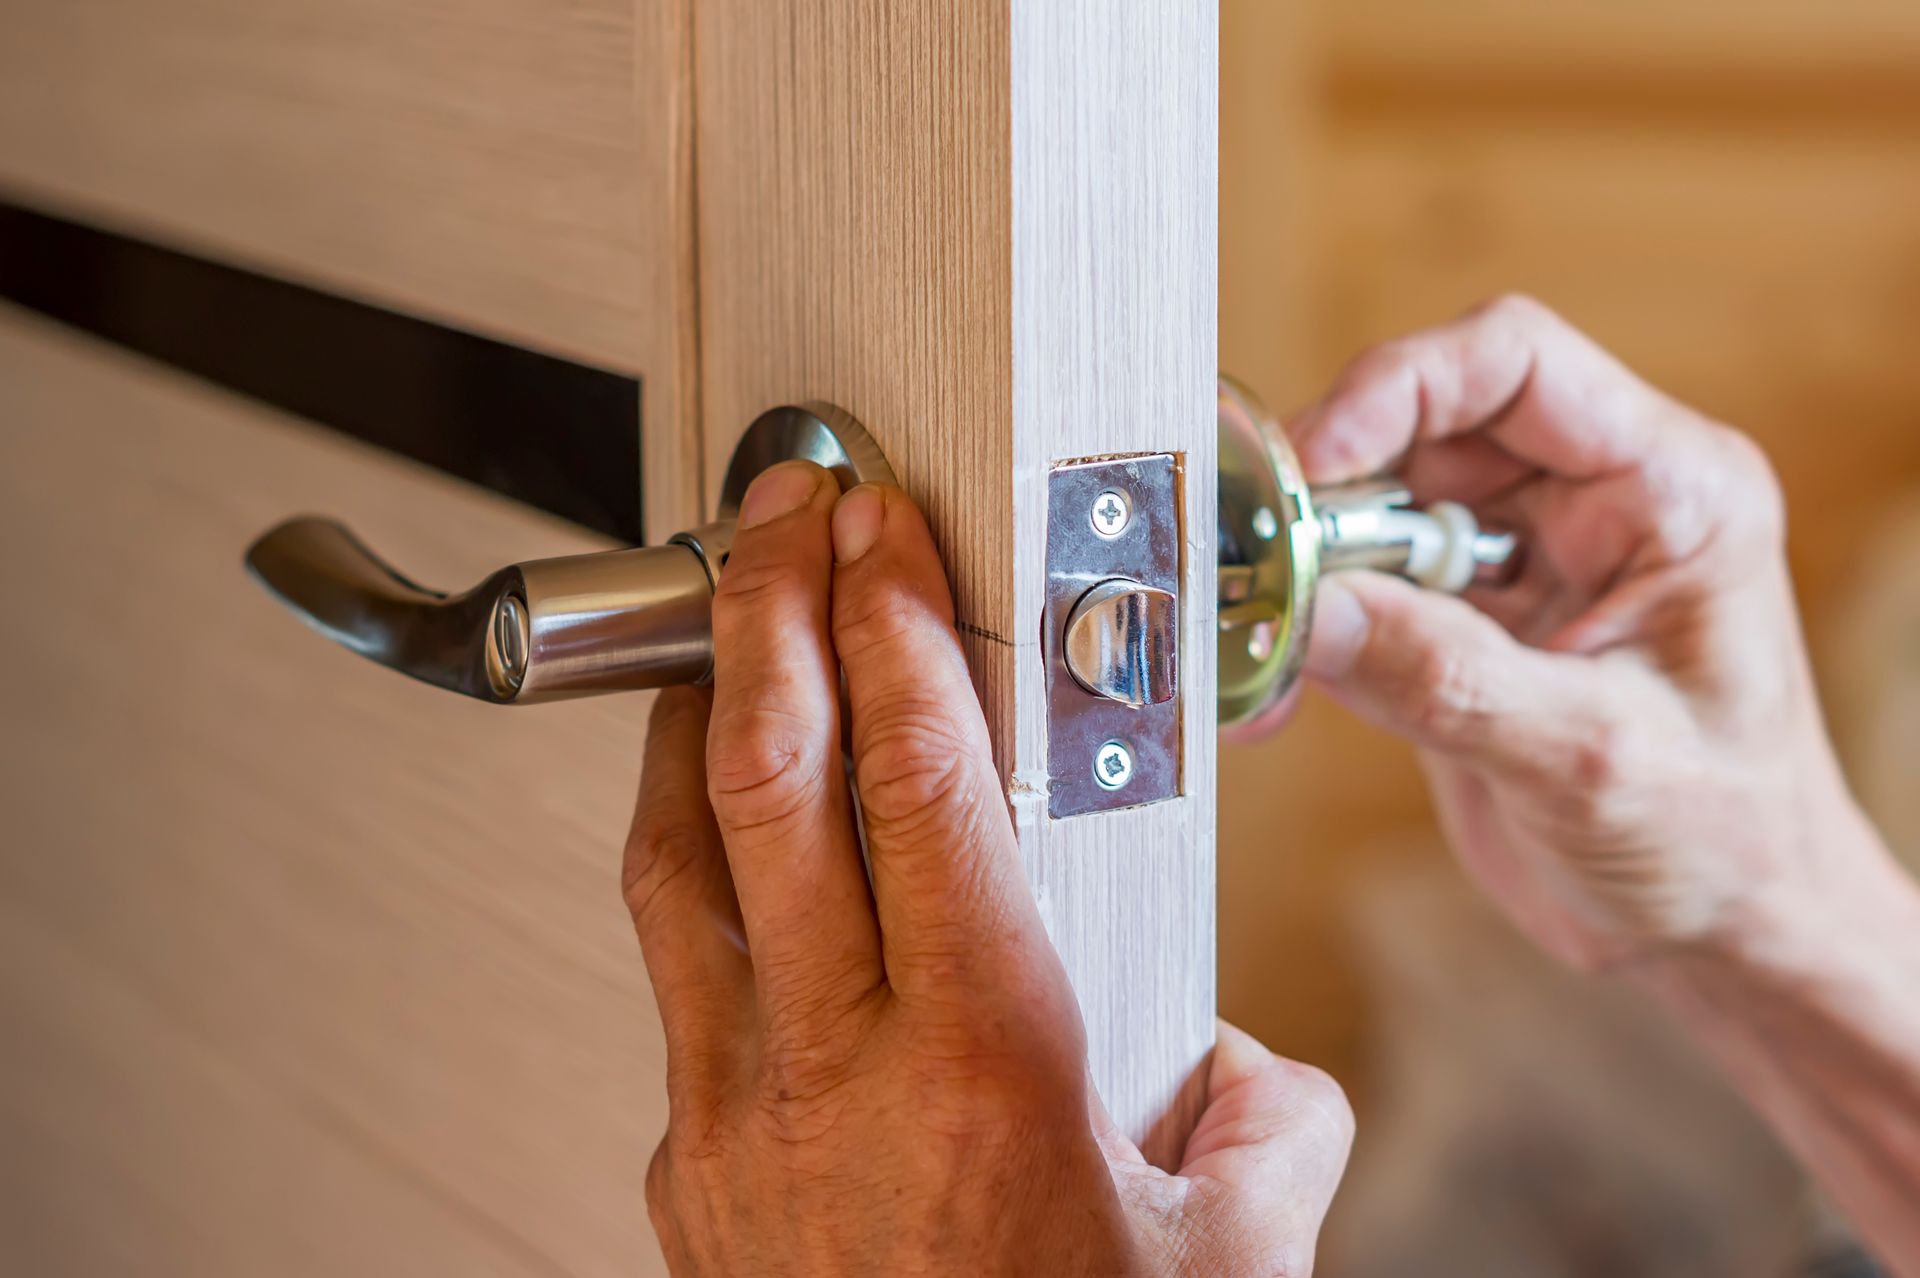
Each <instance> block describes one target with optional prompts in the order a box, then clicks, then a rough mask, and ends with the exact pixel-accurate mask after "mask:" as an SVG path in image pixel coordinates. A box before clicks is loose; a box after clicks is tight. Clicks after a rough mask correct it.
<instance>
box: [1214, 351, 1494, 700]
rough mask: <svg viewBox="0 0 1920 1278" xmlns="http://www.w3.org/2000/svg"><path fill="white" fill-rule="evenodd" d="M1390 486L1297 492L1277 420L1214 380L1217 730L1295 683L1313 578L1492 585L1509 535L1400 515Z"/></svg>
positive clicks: (1402, 506)
mask: <svg viewBox="0 0 1920 1278" xmlns="http://www.w3.org/2000/svg"><path fill="white" fill-rule="evenodd" d="M1412 501H1413V494H1412V493H1410V492H1409V491H1408V490H1407V488H1406V487H1405V486H1404V485H1402V484H1400V483H1397V482H1395V481H1393V480H1390V479H1385V480H1369V481H1365V482H1362V483H1355V484H1345V485H1341V486H1338V487H1332V488H1309V487H1308V486H1307V482H1306V478H1305V476H1304V475H1303V474H1302V473H1301V470H1300V463H1299V460H1298V459H1297V458H1296V457H1295V456H1294V454H1293V448H1292V447H1291V446H1290V445H1289V444H1288V443H1287V439H1286V436H1285V435H1284V434H1282V433H1281V431H1280V428H1279V425H1278V424H1277V423H1276V422H1275V421H1274V419H1273V417H1272V416H1271V415H1270V414H1269V413H1268V412H1267V411H1266V410H1265V409H1264V408H1262V407H1261V406H1260V404H1259V402H1258V401H1257V400H1255V399H1254V398H1253V397H1252V396H1251V395H1250V394H1248V393H1247V391H1246V390H1244V389H1243V388H1241V387H1240V386H1237V385H1235V384H1234V383H1233V382H1232V381H1230V380H1229V379H1227V378H1225V377H1223V378H1221V379H1220V564H1219V591H1220V724H1221V726H1222V727H1227V726H1231V725H1233V724H1237V723H1245V722H1247V721H1248V720H1251V719H1254V718H1256V717H1258V716H1259V715H1260V714H1261V713H1262V712H1263V711H1265V710H1266V709H1267V708H1268V707H1269V706H1272V705H1273V704H1274V703H1276V702H1277V701H1279V700H1280V698H1281V697H1283V696H1285V695H1286V694H1287V692H1288V690H1289V689H1291V688H1292V687H1293V685H1294V683H1295V682H1296V681H1297V680H1298V678H1299V675H1300V666H1301V663H1302V662H1303V661H1304V660H1305V659H1306V652H1307V635H1308V632H1309V630H1310V628H1311V626H1312V624H1313V592H1314V589H1315V587H1316V585H1317V584H1318V582H1319V579H1320V576H1321V574H1323V573H1328V572H1336V571H1339V570H1341V569H1346V568H1372V569H1377V570H1379V571H1383V572H1392V573H1398V574H1399V575H1401V576H1403V577H1408V578H1411V579H1412V580H1414V581H1417V582H1419V583H1420V584H1421V585H1423V586H1427V587H1430V588H1432V589H1436V590H1446V591H1459V590H1464V589H1466V588H1467V587H1468V586H1470V585H1475V584H1479V585H1501V584H1504V583H1506V582H1507V581H1509V580H1511V578H1512V576H1513V575H1514V573H1515V572H1516V571H1517V569H1518V567H1519V562H1520V544H1519V540H1518V539H1517V538H1516V537H1515V536H1514V535H1513V534H1511V533H1507V532H1498V531H1491V530H1487V529H1483V528H1481V527H1480V523H1479V520H1478V519H1477V518H1476V517H1475V516H1474V514H1473V512H1472V511H1470V510H1468V509H1467V508H1466V507H1465V506H1462V505H1460V504H1458V503H1456V502H1435V503H1433V504H1432V505H1431V506H1428V507H1426V508H1425V509H1423V510H1416V509H1413V508H1412Z"/></svg>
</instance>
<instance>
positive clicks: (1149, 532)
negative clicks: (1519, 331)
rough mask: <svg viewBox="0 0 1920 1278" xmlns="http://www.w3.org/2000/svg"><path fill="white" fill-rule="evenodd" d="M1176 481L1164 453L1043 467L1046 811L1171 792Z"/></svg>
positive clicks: (1176, 739) (1089, 808) (1176, 752)
mask: <svg viewBox="0 0 1920 1278" xmlns="http://www.w3.org/2000/svg"><path fill="white" fill-rule="evenodd" d="M1182 544H1183V538H1182V536H1181V529H1180V481H1179V474H1178V470H1177V467H1176V465H1175V461H1174V458H1173V456H1172V455H1170V454H1166V453H1154V454H1147V455H1143V456H1138V457H1121V458H1103V459H1101V460H1098V461H1079V462H1063V463H1061V464H1060V465H1058V466H1056V467H1054V469H1053V470H1052V471H1051V472H1050V473H1049V474H1048V476H1047V597H1046V609H1045V612H1044V613H1043V615H1042V619H1041V622H1042V624H1041V632H1042V636H1043V650H1044V653H1045V657H1046V663H1047V770H1048V774H1049V781H1050V784H1049V791H1048V801H1047V811H1048V813H1049V815H1051V816H1054V817H1069V816H1079V815H1081V814H1083V813H1088V812H1107V811H1112V810H1114V809H1116V808H1131V807H1137V806H1139V805H1141V804H1143V803H1157V802H1159V801H1161V800H1163V799H1171V798H1173V797H1175V796H1176V795H1178V794H1179V793H1180V731H1181V715H1180V697H1179V667H1180V661H1179V647H1180V644H1179V637H1180V633H1181V616H1180V614H1181V608H1180V570H1181V563H1180V555H1181V546H1182Z"/></svg>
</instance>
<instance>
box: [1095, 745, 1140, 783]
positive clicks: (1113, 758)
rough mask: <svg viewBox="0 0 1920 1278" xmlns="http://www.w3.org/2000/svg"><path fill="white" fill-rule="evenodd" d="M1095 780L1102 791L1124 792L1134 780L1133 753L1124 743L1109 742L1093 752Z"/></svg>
mask: <svg viewBox="0 0 1920 1278" xmlns="http://www.w3.org/2000/svg"><path fill="white" fill-rule="evenodd" d="M1093 779H1094V780H1095V781H1098V782H1099V783H1100V788H1101V789H1102V790H1123V789H1125V788H1126V785H1127V782H1129V781H1131V780H1133V751H1131V750H1129V749H1127V743H1126V742H1124V741H1109V742H1107V743H1106V744H1105V745H1103V746H1101V747H1100V748H1099V749H1098V750H1096V751H1094V752H1093Z"/></svg>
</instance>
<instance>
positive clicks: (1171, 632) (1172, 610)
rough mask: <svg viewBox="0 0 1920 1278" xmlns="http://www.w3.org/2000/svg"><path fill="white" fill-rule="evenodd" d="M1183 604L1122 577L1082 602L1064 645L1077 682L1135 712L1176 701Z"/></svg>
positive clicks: (1089, 593)
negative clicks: (1143, 707)
mask: <svg viewBox="0 0 1920 1278" xmlns="http://www.w3.org/2000/svg"><path fill="white" fill-rule="evenodd" d="M1179 624H1180V608H1179V602H1178V600H1176V599H1175V598H1174V597H1173V595H1171V594H1170V593H1168V592H1167V591H1164V590H1155V589H1154V588H1153V587H1151V586H1147V585H1142V584H1141V583H1140V582H1137V581H1131V580H1129V579H1127V578H1125V577H1116V578H1113V579H1111V580H1109V581H1103V582H1101V583H1100V584H1099V585H1097V586H1095V587H1093V588H1092V589H1091V590H1089V591H1087V593H1086V594H1084V595H1082V596H1081V597H1080V601H1079V602H1078V603H1076V604H1074V606H1073V611H1072V612H1071V613H1069V614H1068V616H1067V632H1066V642H1065V644H1064V645H1063V647H1064V649H1065V655H1066V660H1067V669H1068V671H1069V672H1071V673H1072V675H1073V677H1074V681H1075V682H1077V683H1078V684H1079V685H1080V686H1081V687H1083V688H1085V689H1086V690H1087V691H1088V692H1091V693H1092V694H1094V695H1095V696H1096V697H1105V698H1107V699H1108V700H1110V701H1118V702H1121V703H1122V704H1125V705H1130V706H1135V707H1139V706H1149V705H1159V704H1161V703H1162V702H1166V701H1171V700H1173V697H1174V693H1175V692H1176V691H1178V688H1177V674H1178V671H1177V668H1176V664H1175V660H1174V652H1175V649H1176V647H1177V645H1176V643H1175V637H1176V635H1177V633H1178V629H1179Z"/></svg>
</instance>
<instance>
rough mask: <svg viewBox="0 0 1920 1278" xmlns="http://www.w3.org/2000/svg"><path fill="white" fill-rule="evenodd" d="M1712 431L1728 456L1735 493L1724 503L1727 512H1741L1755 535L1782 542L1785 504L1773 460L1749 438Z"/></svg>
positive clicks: (1726, 429)
mask: <svg viewBox="0 0 1920 1278" xmlns="http://www.w3.org/2000/svg"><path fill="white" fill-rule="evenodd" d="M1715 430H1716V432H1717V433H1718V436H1719V438H1720V441H1721V445H1722V447H1723V448H1724V450H1725V451H1726V454H1727V457H1728V463H1727V472H1728V474H1729V475H1730V476H1731V479H1732V483H1733V484H1734V485H1735V487H1736V488H1737V491H1736V492H1734V493H1731V494H1729V499H1728V501H1727V502H1726V503H1725V505H1726V509H1727V510H1728V511H1730V512H1740V513H1742V514H1744V515H1745V516H1746V517H1747V518H1748V519H1749V520H1750V521H1751V525H1752V527H1753V528H1754V530H1755V532H1756V533H1757V534H1758V535H1760V536H1762V537H1764V538H1766V539H1767V540H1769V541H1771V542H1784V540H1785V538H1786V525H1787V503H1786V495H1785V491H1784V489H1783V488H1782V487H1781V483H1780V474H1779V472H1778V471H1777V470H1775V469H1774V465H1773V459H1772V458H1770V457H1768V456H1767V452H1766V450H1765V449H1764V448H1762V447H1761V446H1760V445H1759V443H1757V442H1756V441H1755V440H1754V439H1753V437H1752V436H1750V435H1747V434H1745V433H1743V432H1741V431H1737V430H1735V429H1733V427H1731V426H1721V425H1718V424H1716V426H1715Z"/></svg>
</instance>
